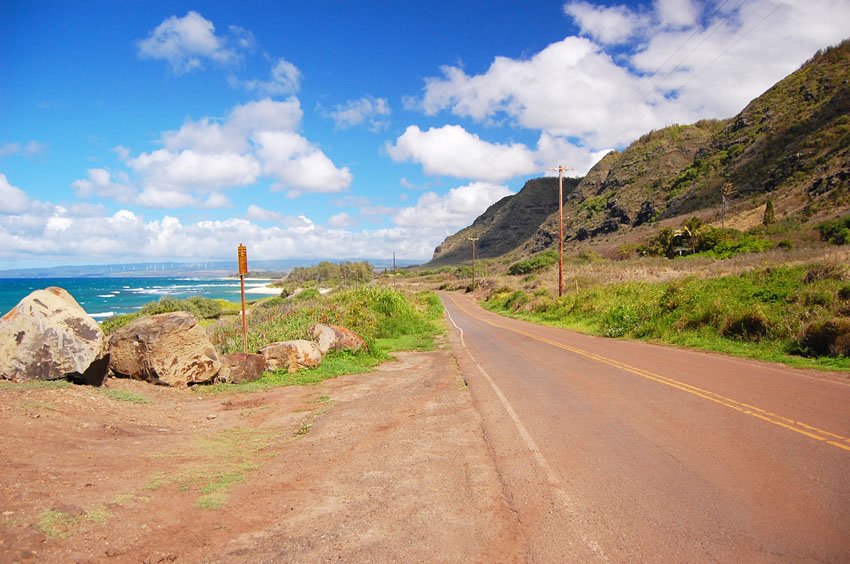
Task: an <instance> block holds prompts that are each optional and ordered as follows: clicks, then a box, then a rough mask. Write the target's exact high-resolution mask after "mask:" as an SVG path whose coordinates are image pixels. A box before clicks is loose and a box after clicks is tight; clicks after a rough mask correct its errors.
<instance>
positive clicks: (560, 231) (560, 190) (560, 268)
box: [547, 165, 573, 298]
mask: <svg viewBox="0 0 850 564" xmlns="http://www.w3.org/2000/svg"><path fill="white" fill-rule="evenodd" d="M547 170H555V168H554V167H552V168H550V169H547ZM557 170H558V297H559V298H560V297H561V296H563V295H564V172H565V171H567V170H573V168H572V167H565V166H563V165H558V169H557Z"/></svg>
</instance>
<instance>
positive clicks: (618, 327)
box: [602, 304, 640, 337]
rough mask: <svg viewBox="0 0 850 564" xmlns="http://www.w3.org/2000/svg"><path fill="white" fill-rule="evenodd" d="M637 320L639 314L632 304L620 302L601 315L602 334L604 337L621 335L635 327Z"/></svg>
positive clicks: (638, 320)
mask: <svg viewBox="0 0 850 564" xmlns="http://www.w3.org/2000/svg"><path fill="white" fill-rule="evenodd" d="M639 322H640V315H639V314H638V311H637V309H635V307H634V306H631V305H627V304H620V305H618V306H616V307H614V308H613V309H611V310H608V311H607V312H606V313H605V315H604V316H603V317H602V334H603V335H605V336H606V337H622V336H623V335H625V334H626V333H628V332H629V331H631V330H633V329H634V328H635V327H637V325H638V323H639Z"/></svg>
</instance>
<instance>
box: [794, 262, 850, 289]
mask: <svg viewBox="0 0 850 564" xmlns="http://www.w3.org/2000/svg"><path fill="white" fill-rule="evenodd" d="M846 277H847V269H846V268H845V267H844V265H843V264H839V263H837V262H819V263H815V264H813V265H811V266H809V268H808V269H807V270H806V275H805V276H804V277H803V282H805V283H806V284H811V283H812V282H817V281H818V280H844V279H845V278H846Z"/></svg>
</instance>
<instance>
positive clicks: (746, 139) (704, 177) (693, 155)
mask: <svg viewBox="0 0 850 564" xmlns="http://www.w3.org/2000/svg"><path fill="white" fill-rule="evenodd" d="M557 186H558V180H557V179H556V178H540V179H534V180H530V181H529V182H527V183H526V185H525V186H524V187H523V188H522V190H520V191H519V192H518V193H517V194H515V195H513V196H508V197H506V198H503V199H502V200H500V201H498V202H496V203H495V204H493V205H492V206H491V207H490V208H489V209H487V211H485V212H484V214H482V215H481V216H480V217H478V218H477V219H476V220H475V221H474V222H473V224H472V225H470V226H469V227H466V228H464V229H462V230H461V231H459V232H458V233H456V234H454V235H451V236H449V237H448V238H446V240H445V241H443V243H442V244H440V245H439V246H438V247H437V248H436V249H435V251H434V256H433V258H432V260H431V262H430V263H429V264H434V265H439V264H449V263H457V262H462V261H465V260H469V258H470V249H469V247H470V244H469V241H468V240H467V239H468V238H469V237H478V238H479V240H478V243H477V249H478V256H480V257H481V258H493V257H498V256H502V255H504V254H507V253H509V252H513V251H517V252H519V253H522V254H528V253H533V252H538V251H541V250H543V249H546V248H548V247H550V246H552V245H555V244H556V243H557V239H558V198H557V190H558V188H557ZM724 188H725V190H726V191H727V194H728V196H727V197H728V199H729V201H730V202H731V207H732V211H733V212H735V213H739V214H742V213H745V212H747V211H748V210H755V209H757V208H759V207H763V206H764V204H765V201H766V199H767V197H768V196H769V197H770V198H771V199H772V200H773V202H774V205H775V207H776V210H777V214H778V215H779V217H780V218H781V217H789V216H795V217H796V216H799V217H800V218H801V219H807V218H811V217H813V216H817V215H824V214H827V215H828V214H834V213H836V212H840V211H841V210H846V209H847V208H848V207H850V40H845V41H843V42H842V43H841V44H840V45H838V46H835V47H831V48H829V49H827V50H826V51H822V52H818V53H817V54H816V55H815V56H814V57H813V58H812V59H811V60H809V61H808V62H807V63H805V64H804V65H803V66H802V67H801V68H800V69H799V70H797V71H795V72H794V73H792V74H790V75H789V76H788V77H786V78H785V79H783V80H781V81H780V82H779V83H777V84H776V85H774V86H773V87H772V88H770V89H769V90H768V91H767V92H765V93H764V94H762V95H761V96H759V97H758V98H756V99H755V100H753V101H752V102H750V103H749V104H748V105H747V107H746V108H744V109H743V110H742V111H741V113H739V114H738V115H737V116H735V117H733V118H731V119H727V120H703V121H700V122H697V123H695V124H692V125H672V126H670V127H666V128H664V129H661V130H658V131H651V132H649V133H647V134H645V135H643V136H642V137H641V138H640V139H638V140H637V141H635V142H634V143H632V144H631V145H630V146H629V147H627V148H626V149H625V150H623V151H621V152H616V151H612V152H611V153H609V154H608V155H607V156H605V157H604V158H603V159H602V160H600V161H599V162H598V163H597V164H596V165H595V166H594V167H593V168H592V169H591V170H590V171H589V172H588V173H587V175H586V176H585V177H584V178H582V179H565V184H564V206H565V209H564V215H565V216H567V217H569V221H568V222H567V228H566V232H565V239H567V240H578V241H593V240H594V239H595V238H598V237H600V236H613V235H618V234H623V233H628V232H629V231H631V230H633V229H635V228H638V227H640V226H644V225H652V224H655V223H658V222H665V220H671V219H674V218H682V217H683V216H686V215H700V216H701V217H702V218H703V219H704V220H705V221H709V222H719V221H720V209H721V201H722V197H723V196H722V192H723V190H724ZM666 223H669V222H666ZM644 229H646V228H645V227H644Z"/></svg>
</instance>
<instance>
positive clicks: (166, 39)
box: [136, 11, 251, 74]
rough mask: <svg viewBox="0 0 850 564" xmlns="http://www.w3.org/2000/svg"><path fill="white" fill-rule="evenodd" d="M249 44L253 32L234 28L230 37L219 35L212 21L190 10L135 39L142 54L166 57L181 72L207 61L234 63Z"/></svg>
mask: <svg viewBox="0 0 850 564" xmlns="http://www.w3.org/2000/svg"><path fill="white" fill-rule="evenodd" d="M250 44H251V38H250V34H249V33H248V32H246V31H245V30H243V29H241V28H238V27H232V28H231V29H230V35H229V36H220V35H216V33H215V26H214V25H213V23H212V22H211V21H210V20H208V19H206V18H204V17H203V16H202V15H201V14H199V13H198V12H194V11H190V12H188V13H187V14H186V15H185V16H183V17H182V18H178V17H177V16H170V17H168V18H166V19H165V20H163V22H162V23H161V24H159V25H158V26H157V27H156V29H154V30H153V31H152V32H151V33H150V35H149V36H148V37H147V39H143V40H140V41H138V42H136V47H137V48H138V53H139V56H140V57H142V58H146V59H161V60H164V61H166V62H168V64H169V65H170V66H171V70H172V71H174V72H175V73H177V74H182V73H186V72H189V71H191V70H195V69H201V68H203V65H204V61H205V60H208V61H212V62H214V63H217V64H220V65H229V64H232V63H235V62H237V61H239V60H240V59H241V54H240V52H241V50H242V49H245V48H247V47H249V46H250Z"/></svg>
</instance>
